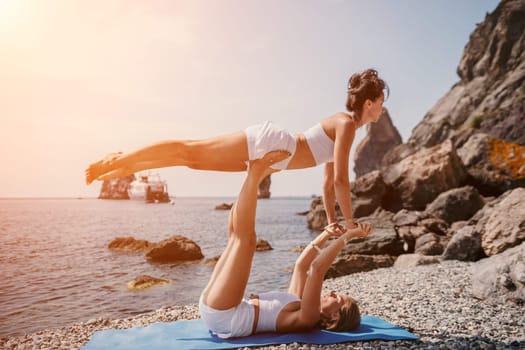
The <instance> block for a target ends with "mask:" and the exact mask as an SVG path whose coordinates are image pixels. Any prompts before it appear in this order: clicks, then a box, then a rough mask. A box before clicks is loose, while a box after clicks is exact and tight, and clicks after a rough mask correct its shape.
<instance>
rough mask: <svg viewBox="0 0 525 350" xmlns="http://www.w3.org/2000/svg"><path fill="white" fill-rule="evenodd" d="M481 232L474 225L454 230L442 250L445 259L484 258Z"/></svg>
mask: <svg viewBox="0 0 525 350" xmlns="http://www.w3.org/2000/svg"><path fill="white" fill-rule="evenodd" d="M485 256H486V255H485V252H484V251H483V248H482V247H481V234H480V233H479V231H478V230H477V229H476V226H465V227H463V228H461V229H460V230H459V231H458V232H456V233H455V234H454V235H453V236H452V238H451V239H450V241H449V242H448V244H447V247H446V248H445V251H444V252H443V259H445V260H460V261H478V260H479V259H481V258H484V257H485Z"/></svg>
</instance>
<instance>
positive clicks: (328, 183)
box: [323, 162, 336, 224]
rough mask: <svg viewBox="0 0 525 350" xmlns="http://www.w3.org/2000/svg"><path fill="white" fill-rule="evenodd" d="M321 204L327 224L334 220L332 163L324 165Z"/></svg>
mask: <svg viewBox="0 0 525 350" xmlns="http://www.w3.org/2000/svg"><path fill="white" fill-rule="evenodd" d="M323 204H324V211H325V213H326V219H327V220H328V224H331V223H334V222H335V219H336V217H335V188H334V163H333V162H330V163H326V164H325V165H324V179H323Z"/></svg>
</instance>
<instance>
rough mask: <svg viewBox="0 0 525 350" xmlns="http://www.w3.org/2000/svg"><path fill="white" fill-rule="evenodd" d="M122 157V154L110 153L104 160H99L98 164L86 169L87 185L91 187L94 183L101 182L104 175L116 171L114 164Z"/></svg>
mask: <svg viewBox="0 0 525 350" xmlns="http://www.w3.org/2000/svg"><path fill="white" fill-rule="evenodd" d="M121 155H122V152H117V153H110V154H108V155H107V156H105V157H104V158H103V159H102V160H99V161H98V162H96V163H93V164H91V165H90V166H89V167H88V168H87V169H86V184H88V185H89V184H90V183H92V182H93V181H95V180H99V178H100V177H101V176H102V175H104V174H106V173H108V172H110V171H113V170H115V169H114V168H113V163H114V162H115V160H116V159H118V158H119V157H120V156H121ZM105 180H107V179H105Z"/></svg>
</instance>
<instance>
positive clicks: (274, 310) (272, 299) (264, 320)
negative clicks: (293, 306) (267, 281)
mask: <svg viewBox="0 0 525 350" xmlns="http://www.w3.org/2000/svg"><path fill="white" fill-rule="evenodd" d="M299 300H300V299H299V298H297V297H296V296H295V295H293V294H290V293H286V292H269V293H262V294H259V320H258V322H257V330H256V332H257V333H260V332H275V331H276V330H277V316H279V313H280V312H281V310H282V309H283V308H284V307H285V306H286V305H288V304H290V303H292V302H294V301H299Z"/></svg>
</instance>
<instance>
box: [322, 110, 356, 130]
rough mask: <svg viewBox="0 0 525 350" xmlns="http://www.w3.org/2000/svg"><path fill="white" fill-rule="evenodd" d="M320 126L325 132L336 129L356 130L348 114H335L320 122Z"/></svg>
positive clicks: (351, 117) (353, 121)
mask: <svg viewBox="0 0 525 350" xmlns="http://www.w3.org/2000/svg"><path fill="white" fill-rule="evenodd" d="M321 126H322V127H323V129H325V130H334V131H335V130H337V129H340V130H341V129H345V130H349V129H353V130H355V129H356V123H355V120H354V118H353V116H352V115H351V114H349V113H348V112H337V113H335V114H333V115H331V116H329V117H326V118H325V119H323V120H321Z"/></svg>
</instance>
